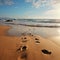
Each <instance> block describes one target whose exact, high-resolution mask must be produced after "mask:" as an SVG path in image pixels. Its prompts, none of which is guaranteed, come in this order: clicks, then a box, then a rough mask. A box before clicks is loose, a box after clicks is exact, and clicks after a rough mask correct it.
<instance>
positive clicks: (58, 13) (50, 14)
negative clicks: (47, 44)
mask: <svg viewBox="0 0 60 60" xmlns="http://www.w3.org/2000/svg"><path fill="white" fill-rule="evenodd" d="M44 17H45V18H53V19H54V18H55V19H60V3H58V4H55V5H53V9H51V10H48V11H46V12H45V13H44Z"/></svg>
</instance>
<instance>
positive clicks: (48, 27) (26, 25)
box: [2, 19, 60, 38]
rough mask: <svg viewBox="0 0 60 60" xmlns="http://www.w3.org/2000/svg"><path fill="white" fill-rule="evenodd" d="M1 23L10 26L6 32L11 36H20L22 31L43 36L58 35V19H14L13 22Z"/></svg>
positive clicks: (59, 21) (59, 33)
mask: <svg viewBox="0 0 60 60" xmlns="http://www.w3.org/2000/svg"><path fill="white" fill-rule="evenodd" d="M2 23H4V24H5V25H9V26H11V27H12V28H11V29H10V30H9V31H8V34H9V35H13V36H20V35H21V34H23V33H24V34H29V33H31V34H34V35H40V36H42V37H44V38H48V37H52V36H53V37H54V36H60V20H56V19H16V20H14V21H13V22H5V21H4V22H2ZM30 25H31V26H30ZM55 26H57V27H55Z"/></svg>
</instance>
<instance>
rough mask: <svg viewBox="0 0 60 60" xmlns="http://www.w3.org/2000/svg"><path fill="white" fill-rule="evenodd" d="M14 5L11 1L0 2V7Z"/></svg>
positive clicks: (1, 0)
mask: <svg viewBox="0 0 60 60" xmlns="http://www.w3.org/2000/svg"><path fill="white" fill-rule="evenodd" d="M12 4H14V2H13V0H0V5H12Z"/></svg>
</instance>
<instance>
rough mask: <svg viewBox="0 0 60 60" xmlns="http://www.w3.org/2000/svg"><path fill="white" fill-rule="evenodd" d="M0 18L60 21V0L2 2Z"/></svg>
mask: <svg viewBox="0 0 60 60" xmlns="http://www.w3.org/2000/svg"><path fill="white" fill-rule="evenodd" d="M0 17H10V18H26V19H27V18H28V19H32V18H33V19H44V18H45V19H46V18H48V19H60V0H0Z"/></svg>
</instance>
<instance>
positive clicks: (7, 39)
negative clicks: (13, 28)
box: [0, 26, 60, 60]
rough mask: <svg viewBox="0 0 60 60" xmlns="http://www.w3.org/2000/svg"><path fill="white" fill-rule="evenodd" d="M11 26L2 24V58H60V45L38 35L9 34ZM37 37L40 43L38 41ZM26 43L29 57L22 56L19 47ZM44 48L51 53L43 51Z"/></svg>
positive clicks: (55, 59)
mask: <svg viewBox="0 0 60 60" xmlns="http://www.w3.org/2000/svg"><path fill="white" fill-rule="evenodd" d="M9 29H10V27H9V26H0V60H59V59H60V47H59V46H58V45H56V44H55V43H54V42H53V41H50V40H48V39H44V38H42V37H40V36H38V35H33V36H32V35H21V36H20V37H16V36H8V35H7V30H9ZM36 38H37V39H38V41H39V42H40V43H36ZM21 45H26V46H27V50H26V51H25V53H27V58H21V54H22V52H21V51H20V50H19V51H17V49H18V48H19V47H20V46H21ZM42 49H47V50H48V51H51V52H52V53H51V55H48V54H44V53H42V51H41V50H42Z"/></svg>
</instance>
